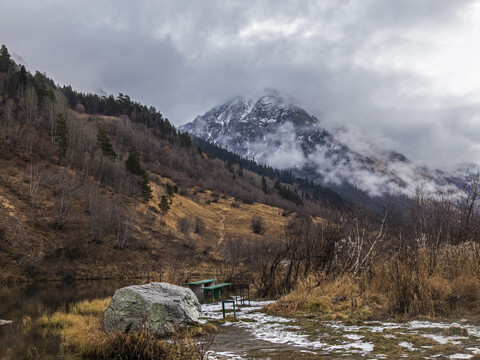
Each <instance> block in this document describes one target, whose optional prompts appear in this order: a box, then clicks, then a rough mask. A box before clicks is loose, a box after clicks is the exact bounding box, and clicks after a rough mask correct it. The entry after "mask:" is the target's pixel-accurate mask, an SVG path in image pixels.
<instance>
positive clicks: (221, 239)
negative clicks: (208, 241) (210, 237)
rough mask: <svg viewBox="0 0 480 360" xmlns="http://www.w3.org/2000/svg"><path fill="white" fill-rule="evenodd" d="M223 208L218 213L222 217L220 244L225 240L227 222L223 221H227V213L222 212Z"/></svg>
mask: <svg viewBox="0 0 480 360" xmlns="http://www.w3.org/2000/svg"><path fill="white" fill-rule="evenodd" d="M222 212H223V209H222V210H219V211H218V212H217V213H218V214H219V215H220V216H221V217H222V219H221V220H220V221H219V222H220V232H219V233H220V240H218V245H220V244H221V243H222V242H223V240H225V224H224V223H223V222H224V221H225V215H223V214H222Z"/></svg>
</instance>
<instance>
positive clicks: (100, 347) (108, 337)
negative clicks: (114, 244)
mask: <svg viewBox="0 0 480 360" xmlns="http://www.w3.org/2000/svg"><path fill="white" fill-rule="evenodd" d="M110 300H111V299H110V298H105V299H95V300H91V301H82V302H79V303H76V304H72V305H70V306H69V309H68V311H66V310H65V309H62V308H61V309H59V310H58V311H56V312H55V313H54V314H52V315H50V316H48V315H43V316H42V317H40V318H39V319H38V320H37V321H36V325H37V329H38V330H39V332H40V333H49V334H53V335H60V337H61V346H62V352H63V354H62V355H63V356H64V357H65V358H66V359H72V360H74V359H84V358H89V359H90V358H95V359H111V358H115V359H117V358H135V359H157V358H162V359H171V360H180V359H194V358H197V354H196V353H195V347H194V346H192V345H189V344H195V342H194V341H193V340H191V339H192V338H193V337H195V336H202V335H204V334H207V333H215V332H216V331H217V329H216V327H215V326H214V325H212V324H205V325H202V326H196V327H195V326H194V327H192V328H190V329H186V330H185V331H183V332H181V333H179V334H177V335H176V336H175V338H174V341H173V343H168V342H165V341H162V340H160V339H157V338H156V337H155V336H153V335H151V334H149V333H147V332H145V331H132V332H130V333H128V334H124V333H115V332H112V333H106V332H105V331H104V330H103V323H102V316H103V313H104V312H105V310H106V308H107V306H108V304H109V303H110Z"/></svg>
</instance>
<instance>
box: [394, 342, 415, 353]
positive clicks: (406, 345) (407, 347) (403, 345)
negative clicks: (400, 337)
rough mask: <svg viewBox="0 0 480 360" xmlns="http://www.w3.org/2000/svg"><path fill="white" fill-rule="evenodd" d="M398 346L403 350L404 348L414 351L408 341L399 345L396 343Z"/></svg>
mask: <svg viewBox="0 0 480 360" xmlns="http://www.w3.org/2000/svg"><path fill="white" fill-rule="evenodd" d="M398 346H401V347H403V348H406V349H408V350H410V351H414V350H415V348H414V347H413V344H412V343H411V342H408V341H402V342H400V343H398Z"/></svg>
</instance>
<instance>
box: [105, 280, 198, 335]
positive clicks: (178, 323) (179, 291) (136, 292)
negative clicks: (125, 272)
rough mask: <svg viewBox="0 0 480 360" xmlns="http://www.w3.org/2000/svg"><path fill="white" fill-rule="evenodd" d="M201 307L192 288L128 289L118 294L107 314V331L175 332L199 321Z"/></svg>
mask: <svg viewBox="0 0 480 360" xmlns="http://www.w3.org/2000/svg"><path fill="white" fill-rule="evenodd" d="M200 310H201V306H200V303H199V302H198V299H197V297H196V296H195V294H194V293H193V292H192V290H190V289H186V288H183V287H180V286H176V285H172V284H167V283H150V284H146V285H134V286H127V287H124V288H121V289H118V290H117V291H115V294H114V295H113V298H112V300H111V301H110V304H109V305H108V307H107V310H105V313H104V315H103V326H104V328H105V331H112V330H117V331H124V332H128V331H130V330H139V329H141V328H143V329H145V330H147V331H149V332H152V333H154V334H158V335H165V334H169V333H173V332H175V331H177V330H180V329H182V328H185V327H186V326H189V325H193V324H195V323H197V322H198V317H199V316H200Z"/></svg>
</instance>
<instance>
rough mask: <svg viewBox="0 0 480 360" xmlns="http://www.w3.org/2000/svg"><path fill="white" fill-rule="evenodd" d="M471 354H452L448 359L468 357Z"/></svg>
mask: <svg viewBox="0 0 480 360" xmlns="http://www.w3.org/2000/svg"><path fill="white" fill-rule="evenodd" d="M471 357H472V355H469V354H454V355H451V356H450V359H470V358H471Z"/></svg>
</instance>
